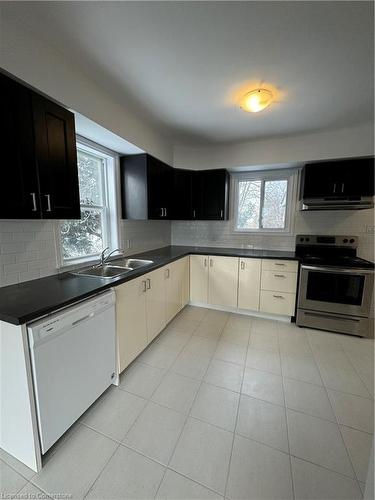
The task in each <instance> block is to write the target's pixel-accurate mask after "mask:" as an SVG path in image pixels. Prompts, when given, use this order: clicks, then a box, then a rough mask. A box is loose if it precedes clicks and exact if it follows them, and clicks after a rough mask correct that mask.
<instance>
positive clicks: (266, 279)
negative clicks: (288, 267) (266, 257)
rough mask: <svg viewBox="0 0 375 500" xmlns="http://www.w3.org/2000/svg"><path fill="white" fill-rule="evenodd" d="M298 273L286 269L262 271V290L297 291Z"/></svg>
mask: <svg viewBox="0 0 375 500" xmlns="http://www.w3.org/2000/svg"><path fill="white" fill-rule="evenodd" d="M297 276H298V275H297V273H289V272H284V271H265V270H263V271H262V286H261V288H262V290H271V291H274V292H287V293H296V291H297Z"/></svg>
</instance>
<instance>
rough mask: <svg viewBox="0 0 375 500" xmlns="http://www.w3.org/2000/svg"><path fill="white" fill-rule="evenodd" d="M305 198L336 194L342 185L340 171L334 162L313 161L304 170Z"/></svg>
mask: <svg viewBox="0 0 375 500" xmlns="http://www.w3.org/2000/svg"><path fill="white" fill-rule="evenodd" d="M302 178H303V198H305V199H309V198H325V197H329V196H335V195H337V194H338V191H339V189H340V186H341V182H342V179H341V177H340V171H339V170H338V169H336V168H334V166H332V162H321V163H311V164H308V165H305V167H304V170H303V177H302Z"/></svg>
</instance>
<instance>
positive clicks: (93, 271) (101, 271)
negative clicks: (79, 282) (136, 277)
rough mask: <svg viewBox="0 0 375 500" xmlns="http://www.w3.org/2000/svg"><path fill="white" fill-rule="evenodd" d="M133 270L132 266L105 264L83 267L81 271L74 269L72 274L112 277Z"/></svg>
mask: <svg viewBox="0 0 375 500" xmlns="http://www.w3.org/2000/svg"><path fill="white" fill-rule="evenodd" d="M130 271H133V268H131V267H125V266H114V265H111V264H104V266H95V267H90V268H89V269H82V270H81V271H73V272H72V274H75V275H77V276H92V277H93V278H105V279H111V278H116V277H117V276H122V275H123V274H126V273H129V272H130Z"/></svg>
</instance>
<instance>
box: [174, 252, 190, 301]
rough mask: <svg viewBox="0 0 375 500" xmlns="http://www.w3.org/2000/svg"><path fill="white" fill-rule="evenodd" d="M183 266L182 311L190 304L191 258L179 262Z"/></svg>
mask: <svg viewBox="0 0 375 500" xmlns="http://www.w3.org/2000/svg"><path fill="white" fill-rule="evenodd" d="M177 262H179V263H180V266H181V274H182V284H181V309H182V308H183V307H185V306H186V304H188V303H189V300H190V257H189V256H187V257H184V258H183V259H180V260H179V261H177Z"/></svg>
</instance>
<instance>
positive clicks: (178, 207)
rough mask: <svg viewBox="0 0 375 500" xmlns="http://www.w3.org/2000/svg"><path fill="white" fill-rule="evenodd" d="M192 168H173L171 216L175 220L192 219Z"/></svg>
mask: <svg viewBox="0 0 375 500" xmlns="http://www.w3.org/2000/svg"><path fill="white" fill-rule="evenodd" d="M193 174H194V172H193V171H191V170H182V169H179V168H175V169H173V185H172V206H171V211H172V215H171V218H172V219H175V220H191V219H192V218H193V209H192V177H193Z"/></svg>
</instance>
